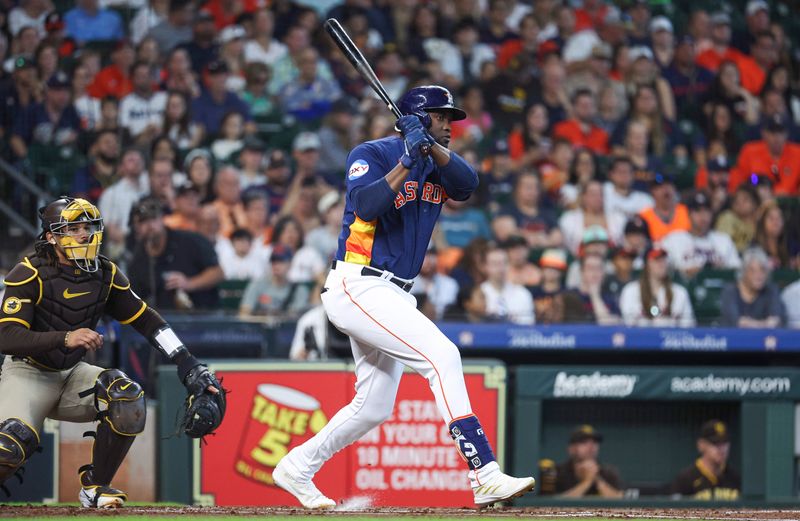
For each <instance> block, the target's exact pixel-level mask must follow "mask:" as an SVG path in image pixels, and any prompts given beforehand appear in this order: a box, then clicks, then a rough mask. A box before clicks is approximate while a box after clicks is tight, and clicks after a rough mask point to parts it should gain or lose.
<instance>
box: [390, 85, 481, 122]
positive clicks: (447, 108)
mask: <svg viewBox="0 0 800 521" xmlns="http://www.w3.org/2000/svg"><path fill="white" fill-rule="evenodd" d="M397 108H399V109H400V112H402V113H403V115H406V116H408V115H411V114H414V115H416V116H419V117H420V119H421V120H422V121H423V123H424V124H425V126H426V127H430V118H429V117H426V112H449V113H450V114H451V115H452V119H453V121H458V120H460V119H466V117H467V113H466V112H464V111H463V110H461V109H460V108H458V107H456V106H455V103H454V102H453V95H452V94H450V91H449V90H447V89H445V88H444V87H440V86H438V85H423V86H422V87H414V88H413V89H411V90H410V91H408V92H406V93H405V94H404V95H403V97H402V98H400V102H399V103H398V104H397Z"/></svg>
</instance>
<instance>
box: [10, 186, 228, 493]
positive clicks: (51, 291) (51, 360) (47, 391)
mask: <svg viewBox="0 0 800 521" xmlns="http://www.w3.org/2000/svg"><path fill="white" fill-rule="evenodd" d="M39 216H40V218H41V220H42V233H41V235H40V236H39V238H38V240H37V241H36V244H35V253H34V254H33V255H30V256H29V257H25V259H24V260H23V261H22V262H20V263H19V264H17V265H16V266H15V267H14V269H13V270H11V272H10V273H9V274H8V276H7V277H6V280H5V283H6V286H7V288H6V292H5V298H4V300H3V302H2V306H0V350H2V352H3V353H4V354H5V355H7V356H6V358H5V362H4V363H3V367H2V372H1V373H0V484H2V483H4V482H5V481H6V480H7V479H8V478H9V477H11V476H13V475H15V474H16V475H17V477H19V479H20V481H21V476H20V474H19V472H20V468H21V467H22V465H23V464H24V463H25V461H26V460H27V459H28V458H30V457H31V455H32V454H33V453H34V451H35V450H36V449H37V447H38V445H39V433H40V432H41V429H42V424H43V422H44V419H45V418H53V419H55V420H63V421H70V422H91V421H99V425H98V427H97V432H96V433H92V434H94V438H95V441H94V445H93V447H92V461H91V463H89V464H88V465H84V466H83V467H81V468H80V469H79V470H78V472H79V474H80V482H81V491H80V493H79V498H80V502H81V505H83V506H84V507H88V508H116V507H120V506H122V505H123V503H124V502H125V501H126V500H127V495H126V494H125V493H124V492H122V491H121V490H117V489H115V488H112V487H111V480H112V479H113V478H114V474H115V473H116V472H117V469H118V468H119V466H120V464H121V463H122V460H123V459H125V455H126V454H127V453H128V450H129V449H130V447H131V444H133V441H134V439H135V438H136V435H138V434H139V433H141V432H142V430H143V429H144V425H145V399H144V391H142V388H141V386H140V385H139V384H138V383H136V382H134V381H133V380H131V379H130V378H129V377H128V376H127V375H126V374H125V373H123V372H122V371H120V370H118V369H103V368H101V367H96V366H93V365H89V364H87V363H86V362H83V361H82V358H83V356H84V354H85V353H86V352H87V351H95V350H97V349H100V348H101V347H102V345H103V337H102V335H100V334H98V333H97V332H96V331H94V328H95V326H96V325H97V322H98V320H99V319H100V317H101V316H102V315H103V314H104V313H106V314H108V315H110V316H111V317H113V318H115V319H116V320H119V321H120V323H122V324H130V325H131V326H133V327H134V328H135V329H136V330H137V331H138V332H139V333H140V334H141V335H143V336H144V337H145V338H147V339H148V340H149V341H150V343H151V344H152V345H153V347H155V348H156V349H158V350H159V351H161V352H162V353H164V354H165V355H166V356H167V357H169V359H170V360H171V361H172V362H173V363H175V365H177V368H178V377H179V378H180V380H181V382H182V383H183V384H184V386H186V388H187V390H188V392H189V396H188V397H187V401H186V403H185V407H186V409H187V410H186V412H185V416H184V423H183V426H182V427H183V429H184V432H186V434H187V435H189V436H192V437H202V436H204V435H206V434H210V433H211V432H213V430H214V429H216V428H217V426H219V424H220V423H221V421H222V418H223V416H224V415H225V391H224V390H223V389H222V386H221V385H220V383H219V382H218V381H217V379H216V378H215V377H214V376H213V375H212V374H211V373H210V372H209V371H208V368H207V367H206V366H205V365H203V364H202V363H200V362H199V361H198V360H197V359H196V358H195V357H194V356H192V355H191V353H189V351H188V350H187V349H186V346H184V345H183V344H182V343H181V341H180V340H179V339H178V337H177V336H176V335H175V333H174V332H173V330H172V328H170V326H169V324H167V323H166V322H165V321H164V319H163V318H161V316H160V315H159V314H158V313H157V312H156V311H155V310H154V309H152V308H150V307H148V306H147V304H145V303H144V302H143V301H142V300H141V299H140V298H139V297H138V296H137V295H136V294H135V293H134V292H133V291H132V290H131V288H130V283H129V282H128V279H127V278H126V277H125V275H124V274H123V273H122V272H121V271H120V270H119V268H117V266H116V265H115V264H114V263H113V262H111V261H110V260H108V259H107V258H105V257H103V256H101V255H100V245H101V243H102V240H103V219H102V217H101V216H100V212H99V210H98V209H97V207H95V206H94V205H93V204H91V203H90V202H88V201H86V200H84V199H73V198H70V197H63V196H62V197H61V198H59V199H57V200H55V201H53V202H51V203H50V204H48V205H47V206H45V207H43V208H41V209H40V210H39ZM3 488H5V485H3ZM6 490H7V489H6Z"/></svg>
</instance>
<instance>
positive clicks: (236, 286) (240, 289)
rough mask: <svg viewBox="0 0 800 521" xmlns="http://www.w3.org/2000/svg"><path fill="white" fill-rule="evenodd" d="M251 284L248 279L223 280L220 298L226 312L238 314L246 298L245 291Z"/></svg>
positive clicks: (220, 286) (220, 287)
mask: <svg viewBox="0 0 800 521" xmlns="http://www.w3.org/2000/svg"><path fill="white" fill-rule="evenodd" d="M249 283H250V281H249V280H247V279H230V280H223V281H222V282H221V283H220V285H219V298H220V303H221V305H222V309H223V310H224V311H232V312H236V311H238V310H239V303H240V302H241V301H242V296H244V290H245V288H246V287H247V285H248V284H249Z"/></svg>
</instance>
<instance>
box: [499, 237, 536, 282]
mask: <svg viewBox="0 0 800 521" xmlns="http://www.w3.org/2000/svg"><path fill="white" fill-rule="evenodd" d="M499 246H500V247H501V248H502V249H504V250H505V251H506V254H507V255H508V280H509V281H510V282H511V283H512V284H519V285H520V286H525V287H528V288H530V287H533V286H536V285H537V284H539V282H540V280H541V271H540V270H539V267H538V266H536V264H534V263H532V262H531V261H530V260H529V258H530V253H531V249H530V248H529V247H528V243H527V242H525V239H524V238H523V237H522V236H520V235H512V236H510V237H509V238H508V239H506V240H505V241H502V242H500V243H499Z"/></svg>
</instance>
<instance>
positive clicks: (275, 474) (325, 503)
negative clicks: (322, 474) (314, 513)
mask: <svg viewBox="0 0 800 521" xmlns="http://www.w3.org/2000/svg"><path fill="white" fill-rule="evenodd" d="M284 461H286V460H281V461H280V462H279V463H278V465H277V466H276V467H275V470H273V471H272V479H273V480H274V481H275V484H276V485H278V486H279V487H281V488H282V489H283V490H285V491H286V492H288V493H289V494H291V495H293V496H294V497H296V498H297V500H298V501H300V504H302V505H303V506H304V507H305V508H308V509H312V510H319V509H328V508H333V507H335V506H336V501H334V500H332V499H331V498H329V497H326V496H325V495H324V494H323V493H322V492H320V491H319V489H318V488H317V487H316V486H315V485H314V483H312V482H311V481H305V482H302V481H298V480H296V479H295V478H294V476H292V475H291V473H290V472H289V469H287V467H289V465H288V464H286V463H284Z"/></svg>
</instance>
